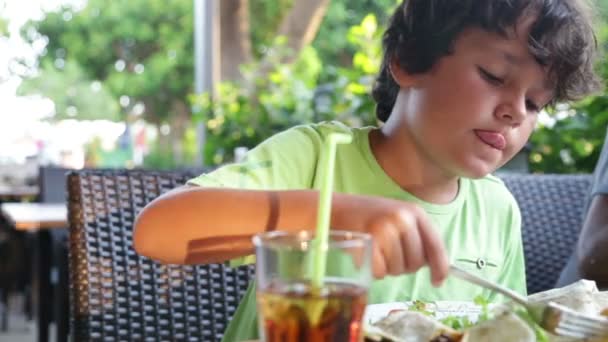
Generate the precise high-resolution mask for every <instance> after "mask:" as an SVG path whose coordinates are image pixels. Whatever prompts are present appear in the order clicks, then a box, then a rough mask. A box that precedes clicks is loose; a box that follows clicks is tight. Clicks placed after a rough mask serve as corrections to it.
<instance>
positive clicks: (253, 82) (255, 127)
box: [192, 15, 381, 164]
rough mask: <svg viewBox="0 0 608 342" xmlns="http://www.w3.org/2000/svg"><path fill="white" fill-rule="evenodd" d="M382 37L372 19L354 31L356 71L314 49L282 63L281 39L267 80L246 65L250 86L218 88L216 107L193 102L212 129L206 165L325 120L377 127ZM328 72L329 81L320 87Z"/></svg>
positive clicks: (199, 98)
mask: <svg viewBox="0 0 608 342" xmlns="http://www.w3.org/2000/svg"><path fill="white" fill-rule="evenodd" d="M380 32H381V31H380V30H379V28H378V25H377V21H376V18H375V17H374V16H373V15H368V16H367V17H365V18H364V20H363V21H362V23H361V24H360V25H356V26H354V27H352V28H351V29H349V32H348V33H347V37H348V42H349V44H352V45H353V46H354V47H355V48H356V49H357V50H359V52H358V53H357V54H355V57H354V59H355V61H354V62H353V65H354V66H353V67H351V68H341V67H324V65H323V63H322V60H321V58H320V57H319V55H318V54H317V51H316V49H314V48H313V47H306V48H305V49H304V50H303V51H301V53H300V54H299V56H298V58H297V60H296V62H295V63H293V64H283V63H281V62H280V61H281V60H283V57H284V56H285V54H289V53H291V52H290V51H289V50H288V49H287V48H285V46H284V45H285V41H284V39H281V38H278V39H277V41H275V43H273V45H274V46H277V47H278V48H277V49H276V50H275V55H273V56H271V58H270V63H269V64H270V65H272V68H271V70H270V71H269V72H268V74H267V75H263V76H261V77H260V75H259V74H258V72H259V71H260V70H261V69H263V67H262V66H261V65H260V63H259V62H254V63H252V64H250V65H245V66H242V70H243V71H244V73H245V82H241V83H238V84H236V83H230V82H225V83H222V84H221V85H220V86H219V87H218V93H219V94H218V95H219V96H218V100H216V101H215V102H212V101H211V99H210V97H209V95H208V94H204V95H202V96H195V97H193V98H192V101H193V104H195V105H196V106H197V107H198V108H201V111H200V112H199V113H197V116H196V119H197V121H198V122H200V121H201V120H202V121H205V122H206V125H207V130H208V133H207V142H206V145H205V161H206V163H207V164H219V163H223V162H226V161H230V160H231V159H232V153H233V150H234V148H235V147H237V146H246V147H250V148H251V147H254V146H255V145H257V144H259V143H260V142H261V141H262V140H264V139H265V138H267V137H269V136H271V135H273V134H275V133H278V132H280V131H283V130H285V129H287V128H289V127H292V126H295V125H299V124H304V123H310V122H318V121H323V120H340V121H342V122H345V123H347V124H349V125H353V126H361V125H368V124H373V123H374V122H375V117H374V115H373V113H374V103H373V101H372V99H371V97H370V96H369V90H370V87H371V84H372V81H373V75H375V73H376V72H377V70H378V67H379V65H380V61H381V48H380V45H379V39H377V38H378V37H379V35H380ZM323 72H325V73H326V79H328V80H329V81H328V82H325V83H323V84H319V80H320V79H321V77H320V76H321V74H322V73H323ZM210 113H211V114H210Z"/></svg>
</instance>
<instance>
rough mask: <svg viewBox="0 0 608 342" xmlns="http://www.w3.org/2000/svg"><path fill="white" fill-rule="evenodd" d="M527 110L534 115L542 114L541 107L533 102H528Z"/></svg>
mask: <svg viewBox="0 0 608 342" xmlns="http://www.w3.org/2000/svg"><path fill="white" fill-rule="evenodd" d="M526 108H527V109H528V110H529V111H531V112H534V113H538V112H540V106H539V105H537V104H536V103H534V101H532V100H526Z"/></svg>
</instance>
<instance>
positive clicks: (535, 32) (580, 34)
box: [372, 0, 601, 122]
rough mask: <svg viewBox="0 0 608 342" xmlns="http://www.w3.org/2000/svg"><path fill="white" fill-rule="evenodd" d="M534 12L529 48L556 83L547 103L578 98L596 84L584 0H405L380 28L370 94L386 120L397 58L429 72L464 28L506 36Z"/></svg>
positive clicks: (392, 98) (416, 70) (410, 69)
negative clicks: (380, 52) (378, 53)
mask: <svg viewBox="0 0 608 342" xmlns="http://www.w3.org/2000/svg"><path fill="white" fill-rule="evenodd" d="M525 15H534V16H535V17H536V21H535V22H534V23H533V24H532V29H531V32H530V37H529V38H528V47H529V51H530V52H531V54H532V55H533V56H534V57H535V58H536V60H537V61H538V62H539V63H540V64H541V65H546V66H548V68H549V69H548V70H549V77H550V79H551V81H552V83H553V84H555V95H554V98H553V101H552V102H551V104H555V103H556V102H560V101H570V100H577V99H580V98H582V97H584V96H585V95H588V94H590V93H593V92H595V91H597V90H599V89H600V88H601V82H600V80H599V78H598V77H597V75H596V74H595V71H594V61H595V57H596V53H597V40H596V37H595V34H594V32H593V28H592V25H593V24H592V19H591V10H590V7H588V6H587V3H586V2H585V0H404V1H403V2H402V3H401V4H400V5H399V6H398V7H397V9H396V10H395V13H394V14H393V16H392V18H391V20H390V24H389V26H388V28H387V30H386V32H385V33H384V37H383V41H382V43H383V47H384V59H383V61H382V67H381V70H380V73H379V75H378V77H377V79H376V82H375V84H374V88H373V90H372V96H373V97H374V100H375V101H376V103H377V105H376V115H377V117H378V119H379V120H380V121H382V122H385V121H386V120H387V119H388V117H389V116H390V114H391V111H392V109H393V105H394V104H395V100H396V98H397V93H398V92H399V86H398V85H397V83H395V81H394V80H393V78H392V76H391V73H390V70H389V65H390V62H391V59H392V58H397V59H398V62H399V65H400V66H401V67H402V68H404V70H405V71H407V72H409V73H412V74H415V73H422V72H425V71H428V70H429V69H430V68H431V67H432V66H433V65H434V64H435V62H436V61H437V60H438V59H439V58H441V57H443V56H445V55H447V54H449V53H450V52H451V49H452V44H453V42H454V40H455V38H456V37H457V36H458V35H459V34H460V33H461V32H462V31H463V30H464V29H465V28H469V27H479V28H482V29H485V30H487V31H489V32H495V33H498V34H501V35H504V36H506V35H507V34H508V32H509V30H510V29H512V28H513V27H514V26H515V24H516V23H517V21H518V20H519V19H520V18H521V17H522V16H525Z"/></svg>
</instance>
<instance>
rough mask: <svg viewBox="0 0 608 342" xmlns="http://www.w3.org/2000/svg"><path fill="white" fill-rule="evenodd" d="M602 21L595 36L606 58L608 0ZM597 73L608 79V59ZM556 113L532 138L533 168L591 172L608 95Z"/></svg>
mask: <svg viewBox="0 0 608 342" xmlns="http://www.w3.org/2000/svg"><path fill="white" fill-rule="evenodd" d="M597 4H598V6H599V9H600V11H599V13H600V14H601V15H602V17H603V18H602V20H601V21H599V23H598V25H597V28H596V33H597V36H598V41H599V46H600V50H601V53H602V55H603V56H605V55H606V53H607V52H608V24H607V23H606V18H607V15H608V11H607V10H608V1H605V0H601V1H598V2H597ZM597 70H598V72H599V73H600V75H601V76H602V79H603V80H604V83H606V81H607V80H608V60H607V59H606V58H605V57H602V58H600V59H599V64H598V66H597ZM562 107H564V108H560V110H556V111H553V112H552V113H551V117H552V118H553V119H554V120H555V122H554V124H551V125H539V127H538V128H537V130H536V131H535V132H534V133H533V134H532V137H531V139H530V142H531V147H532V151H531V154H530V169H531V171H532V172H542V173H590V172H593V169H594V168H595V164H596V162H597V160H598V158H599V154H600V152H601V148H602V144H603V141H604V137H605V136H606V128H607V127H608V96H606V94H605V92H604V93H602V94H598V95H597V96H591V97H588V98H585V99H583V100H582V101H579V102H578V103H575V104H573V105H572V106H571V107H567V106H562Z"/></svg>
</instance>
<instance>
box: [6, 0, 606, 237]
mask: <svg viewBox="0 0 608 342" xmlns="http://www.w3.org/2000/svg"><path fill="white" fill-rule="evenodd" d="M397 2H398V1H397V0H278V1H262V0H260V1H257V0H256V1H254V0H251V1H248V0H221V1H217V0H216V1H211V0H209V1H207V0H194V1H171V2H166V1H162V0H130V1H112V2H107V1H102V0H88V1H85V0H63V1H62V0H54V1H43V0H37V1H27V2H24V1H17V0H0V51H2V53H0V103H2V105H1V106H0V107H1V108H2V109H1V110H0V118H1V120H2V124H1V125H0V146H3V148H2V149H0V188H4V189H17V188H19V189H24V188H27V189H30V190H32V189H33V191H34V193H30V195H28V196H13V197H8V198H4V201H7V200H8V201H17V200H18V201H21V200H24V201H29V202H32V201H37V200H40V193H39V192H40V189H41V187H40V184H39V182H40V175H39V170H40V168H39V167H41V166H49V165H54V166H59V167H64V168H71V169H79V168H83V167H87V168H135V167H136V168H146V169H155V170H159V169H171V170H174V169H201V168H203V167H205V168H208V167H214V166H216V165H219V164H222V163H226V162H231V161H232V160H234V159H235V151H240V153H242V152H243V151H245V150H246V149H247V148H251V147H253V146H255V145H256V144H257V143H259V142H260V141H262V140H263V139H264V138H266V137H268V136H270V135H272V134H273V133H275V132H278V131H282V130H284V129H285V128H287V127H290V126H293V125H297V124H300V123H309V122H314V121H321V120H340V121H343V122H345V123H347V124H349V125H354V126H362V125H369V124H374V123H375V118H374V111H373V102H372V100H371V98H370V97H369V88H370V85H371V84H372V82H373V77H374V75H375V73H376V71H377V70H378V67H379V63H380V56H381V46H380V41H381V39H380V34H381V32H382V26H383V25H384V23H385V22H386V20H387V17H388V13H389V11H390V10H391V9H392V8H393V6H394V5H395V4H396V3H397ZM596 4H597V6H598V9H599V10H598V14H599V20H598V34H599V37H598V38H599V44H600V46H601V48H602V49H604V50H605V48H606V44H607V42H608V24H607V21H606V19H607V18H608V0H597V1H596ZM142 8H145V9H146V10H145V11H142ZM301 28H304V29H301ZM598 67H599V68H600V69H601V70H602V73H603V76H604V79H608V60H607V59H602V62H601V65H599V66H598ZM607 108H608V98H607V97H606V96H605V94H599V95H597V96H594V97H590V98H586V99H584V100H582V101H580V102H578V103H577V104H575V105H574V106H565V105H558V106H557V107H556V108H555V109H554V110H550V111H549V112H545V113H543V114H542V115H541V118H540V123H539V126H538V128H537V129H536V131H535V133H534V135H533V137H532V139H531V141H530V144H529V146H528V147H527V148H526V150H525V151H524V152H523V153H522V154H521V155H520V156H519V157H518V158H516V160H515V161H514V162H513V163H511V164H510V165H509V169H511V170H513V171H517V172H542V173H589V172H591V171H592V170H593V167H594V165H595V162H596V160H597V157H598V154H599V149H600V147H601V143H602V141H603V138H604V135H605V133H606V127H607V125H608V110H606V109H607ZM236 157H237V158H238V157H239V156H236ZM59 189H61V187H60V188H59ZM59 189H58V190H55V191H62V190H59ZM2 229H7V228H6V227H2Z"/></svg>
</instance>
